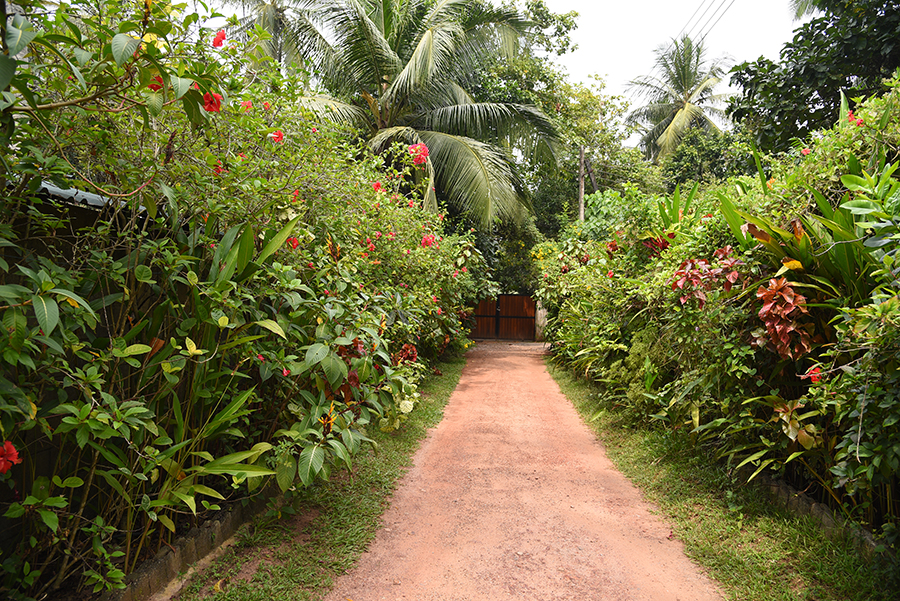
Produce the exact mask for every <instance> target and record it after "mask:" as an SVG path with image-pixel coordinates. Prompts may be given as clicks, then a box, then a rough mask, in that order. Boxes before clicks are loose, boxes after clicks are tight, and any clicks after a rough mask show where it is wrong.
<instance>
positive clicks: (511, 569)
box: [326, 342, 721, 601]
mask: <svg viewBox="0 0 900 601" xmlns="http://www.w3.org/2000/svg"><path fill="white" fill-rule="evenodd" d="M467 359H468V363H467V365H466V367H465V369H464V371H463V374H462V378H461V379H460V382H459V385H458V386H457V388H456V390H455V391H454V392H453V395H452V396H451V397H450V401H449V403H448V405H447V408H446V410H445V412H444V419H443V421H441V423H440V424H439V425H438V426H437V428H435V429H434V430H432V431H431V432H430V433H429V435H428V437H427V439H426V440H425V442H424V443H423V445H422V447H421V448H420V449H419V451H418V452H417V453H416V456H415V461H414V465H413V467H412V469H411V470H410V471H409V473H407V475H406V476H404V477H403V479H402V480H401V481H400V485H399V487H398V489H397V491H396V492H395V493H394V496H393V498H392V500H391V506H390V507H389V509H388V510H387V511H386V512H385V514H384V517H383V524H384V525H383V528H382V529H381V530H379V532H378V534H377V535H376V538H375V540H374V541H373V543H372V544H371V545H370V547H369V549H368V551H367V552H366V553H364V554H363V556H362V558H361V559H360V562H359V564H358V565H357V567H356V568H354V569H353V570H351V571H350V572H349V573H348V574H346V575H344V576H342V577H340V578H339V579H338V580H337V581H336V582H335V587H334V589H333V590H332V592H331V593H330V594H329V595H328V596H327V597H326V601H347V600H348V599H349V600H352V601H381V600H389V601H399V600H411V601H488V600H490V601H496V600H500V599H516V600H523V601H530V600H535V601H538V600H539V601H555V600H567V601H570V600H581V599H585V600H587V599H590V600H604V601H606V600H609V601H620V600H621V601H631V600H638V599H640V600H653V601H665V600H676V599H678V600H683V601H706V600H718V599H721V595H720V594H719V592H718V590H717V589H716V587H715V585H714V584H713V583H712V582H711V581H710V580H709V579H708V578H707V577H706V576H705V575H704V574H703V573H702V572H701V571H700V569H699V568H697V567H696V566H695V565H693V564H692V563H691V562H690V561H689V560H688V559H687V557H685V555H684V552H683V549H682V545H681V543H680V542H679V541H677V540H675V539H673V538H672V537H671V529H670V528H669V526H668V525H666V523H665V522H664V521H663V520H661V519H660V518H659V517H657V516H655V515H653V513H651V510H652V508H651V506H650V505H649V504H648V503H647V502H645V501H644V500H643V499H642V498H641V495H640V493H639V492H638V490H637V489H636V488H634V486H632V484H631V483H630V482H629V481H628V480H627V479H625V477H624V476H623V475H622V474H620V473H619V472H618V471H616V470H615V468H614V467H613V466H612V464H611V463H610V462H609V460H608V459H607V457H606V454H605V452H604V450H603V447H602V445H601V444H600V443H599V442H598V441H597V440H596V438H595V437H594V435H593V433H592V432H590V430H589V429H588V428H587V427H586V426H585V425H584V424H583V423H582V422H581V419H580V418H579V416H578V414H577V412H576V411H575V409H574V408H573V407H572V405H571V403H569V401H568V400H567V399H566V398H565V397H564V396H563V395H562V394H561V393H560V391H559V388H558V387H557V385H556V383H555V382H554V381H553V380H552V379H551V378H550V375H549V374H548V373H547V371H546V369H545V367H544V364H543V346H542V345H540V344H510V343H501V342H482V343H479V344H478V346H477V347H476V348H475V349H474V350H473V351H470V352H469V353H468V355H467Z"/></svg>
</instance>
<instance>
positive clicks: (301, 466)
mask: <svg viewBox="0 0 900 601" xmlns="http://www.w3.org/2000/svg"><path fill="white" fill-rule="evenodd" d="M324 464H325V449H323V448H322V447H320V446H318V445H316V446H312V447H306V448H305V449H303V452H302V453H300V460H299V461H298V462H297V474H298V475H299V476H300V481H301V482H303V485H304V486H309V484H310V483H311V482H312V480H313V478H315V477H316V475H317V474H318V473H319V472H320V471H322V466H323V465H324Z"/></svg>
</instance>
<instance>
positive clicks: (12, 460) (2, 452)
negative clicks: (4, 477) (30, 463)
mask: <svg viewBox="0 0 900 601" xmlns="http://www.w3.org/2000/svg"><path fill="white" fill-rule="evenodd" d="M17 463H22V460H21V459H20V458H19V452H18V451H17V450H16V447H14V446H13V443H11V442H10V441H8V440H7V441H6V442H4V443H3V447H2V448H0V474H5V473H6V472H8V471H9V470H10V468H12V466H14V465H15V464H17Z"/></svg>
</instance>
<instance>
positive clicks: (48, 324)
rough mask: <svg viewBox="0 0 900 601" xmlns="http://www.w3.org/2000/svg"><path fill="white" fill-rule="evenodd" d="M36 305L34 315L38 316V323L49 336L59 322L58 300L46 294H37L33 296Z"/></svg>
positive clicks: (33, 302)
mask: <svg viewBox="0 0 900 601" xmlns="http://www.w3.org/2000/svg"><path fill="white" fill-rule="evenodd" d="M31 302H32V304H33V305H34V316H35V317H36V318H37V321H38V324H40V326H41V329H42V330H44V335H45V336H49V335H50V333H51V332H52V331H53V329H54V328H56V326H57V324H58V323H59V306H58V305H57V304H56V301H55V300H53V299H52V298H48V297H46V296H41V295H39V294H35V295H34V296H33V297H32V298H31Z"/></svg>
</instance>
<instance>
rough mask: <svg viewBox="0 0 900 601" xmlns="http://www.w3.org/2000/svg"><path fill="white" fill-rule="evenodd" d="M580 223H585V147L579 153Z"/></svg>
mask: <svg viewBox="0 0 900 601" xmlns="http://www.w3.org/2000/svg"><path fill="white" fill-rule="evenodd" d="M578 221H584V146H581V147H580V148H579V152H578Z"/></svg>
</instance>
